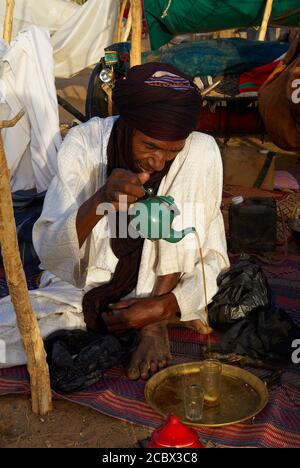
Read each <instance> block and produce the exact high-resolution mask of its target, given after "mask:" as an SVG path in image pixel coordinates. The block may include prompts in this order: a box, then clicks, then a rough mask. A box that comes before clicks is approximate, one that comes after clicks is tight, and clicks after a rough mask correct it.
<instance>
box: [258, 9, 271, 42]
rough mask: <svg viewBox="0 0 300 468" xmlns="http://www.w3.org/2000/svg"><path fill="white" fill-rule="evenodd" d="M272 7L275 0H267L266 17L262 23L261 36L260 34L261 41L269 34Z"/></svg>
mask: <svg viewBox="0 0 300 468" xmlns="http://www.w3.org/2000/svg"><path fill="white" fill-rule="evenodd" d="M272 8H273V0H267V2H266V8H265V13H264V17H263V20H262V23H261V27H260V31H259V36H258V40H259V41H264V40H265V37H266V34H267V28H268V23H269V19H270V16H271V13H272Z"/></svg>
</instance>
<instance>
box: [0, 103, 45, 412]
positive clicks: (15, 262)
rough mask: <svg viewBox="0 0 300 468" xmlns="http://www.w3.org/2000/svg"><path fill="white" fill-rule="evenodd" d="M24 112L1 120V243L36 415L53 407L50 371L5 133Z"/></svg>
mask: <svg viewBox="0 0 300 468" xmlns="http://www.w3.org/2000/svg"><path fill="white" fill-rule="evenodd" d="M23 115H24V111H21V112H20V113H19V114H18V115H17V116H16V117H15V118H14V119H12V120H5V121H2V122H0V245H1V251H2V257H3V263H4V269H5V276H6V279H7V283H8V288H9V293H10V297H11V301H12V303H13V306H14V309H15V312H16V316H17V325H18V328H19V331H20V334H21V337H22V341H23V345H24V349H25V353H26V356H27V369H28V372H29V375H30V384H31V399H32V410H33V412H34V413H36V414H40V415H45V414H46V413H48V411H50V410H51V409H52V400H51V388H50V378H49V370H48V365H47V362H46V353H45V350H44V345H43V340H42V338H41V335H40V330H39V327H38V323H37V319H36V316H35V314H34V312H33V309H32V305H31V303H30V300H29V295H28V290H27V284H26V278H25V273H24V270H23V266H22V262H21V257H20V252H19V247H18V240H17V232H16V225H15V220H14V212H13V204H12V198H11V191H10V178H9V170H8V166H7V161H6V157H5V152H4V146H3V141H2V136H1V129H2V128H9V127H13V126H14V125H15V124H16V123H17V122H18V121H19V120H20V118H21V117H22V116H23Z"/></svg>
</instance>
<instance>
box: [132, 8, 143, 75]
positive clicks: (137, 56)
mask: <svg viewBox="0 0 300 468" xmlns="http://www.w3.org/2000/svg"><path fill="white" fill-rule="evenodd" d="M131 10H132V33H131V51H130V66H131V67H134V66H135V65H141V63H142V4H141V0H131Z"/></svg>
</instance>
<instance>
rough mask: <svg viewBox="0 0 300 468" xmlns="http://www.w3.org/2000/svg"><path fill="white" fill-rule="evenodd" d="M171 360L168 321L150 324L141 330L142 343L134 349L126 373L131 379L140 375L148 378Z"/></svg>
mask: <svg viewBox="0 0 300 468" xmlns="http://www.w3.org/2000/svg"><path fill="white" fill-rule="evenodd" d="M170 360H171V354H170V343H169V336H168V330H167V324H166V322H159V323H155V324H152V325H148V326H146V327H144V328H142V329H141V331H140V343H139V345H138V347H137V349H136V350H135V351H134V353H133V355H132V357H131V360H130V363H129V365H128V366H127V369H126V374H127V377H128V378H129V379H130V380H136V379H139V378H140V377H141V378H142V379H145V380H147V379H148V378H149V377H150V376H151V375H153V374H155V372H157V371H158V370H160V369H163V368H164V367H166V366H168V365H169V363H170Z"/></svg>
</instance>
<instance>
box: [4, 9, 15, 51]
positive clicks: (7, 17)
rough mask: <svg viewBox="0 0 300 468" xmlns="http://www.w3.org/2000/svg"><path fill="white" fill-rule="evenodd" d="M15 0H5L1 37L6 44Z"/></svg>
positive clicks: (10, 30) (9, 35)
mask: <svg viewBox="0 0 300 468" xmlns="http://www.w3.org/2000/svg"><path fill="white" fill-rule="evenodd" d="M14 8H15V0H6V11H5V20H4V29H3V39H4V41H5V42H7V44H9V43H10V41H11V36H12V24H13V17H14Z"/></svg>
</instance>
